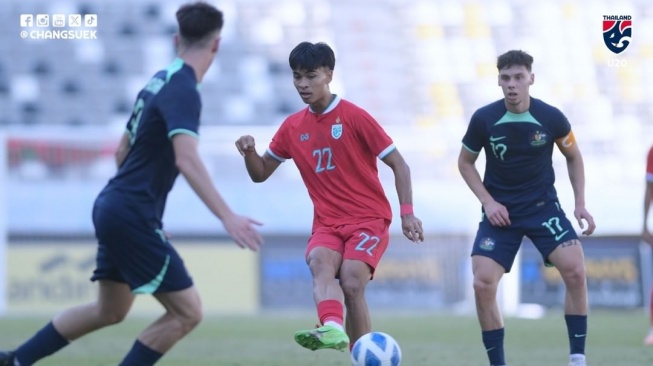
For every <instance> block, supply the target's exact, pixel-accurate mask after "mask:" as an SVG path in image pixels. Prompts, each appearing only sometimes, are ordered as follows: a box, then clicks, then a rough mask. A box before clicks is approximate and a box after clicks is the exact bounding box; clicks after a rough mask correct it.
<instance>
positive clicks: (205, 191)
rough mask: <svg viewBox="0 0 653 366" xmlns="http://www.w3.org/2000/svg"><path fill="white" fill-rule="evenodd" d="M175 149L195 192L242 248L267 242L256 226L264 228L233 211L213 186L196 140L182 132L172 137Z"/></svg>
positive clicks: (178, 165)
mask: <svg viewBox="0 0 653 366" xmlns="http://www.w3.org/2000/svg"><path fill="white" fill-rule="evenodd" d="M172 145H173V148H174V150H175V163H176V164H177V168H178V169H179V171H180V172H181V174H183V176H184V178H186V181H188V184H189V185H190V186H191V187H192V188H193V191H195V193H196V194H197V195H198V196H199V197H200V199H201V200H202V202H204V204H205V205H206V206H207V207H208V208H209V210H210V211H211V212H212V213H213V214H214V215H215V216H217V217H218V218H219V219H220V220H221V221H222V223H223V225H224V227H225V229H226V230H227V232H228V233H229V235H231V237H232V238H233V239H234V240H235V241H236V244H238V245H239V246H240V247H242V248H248V249H251V250H253V251H256V250H257V249H258V248H259V247H260V246H261V244H262V243H263V239H262V238H261V235H260V234H259V233H258V232H257V231H256V229H255V228H254V227H253V225H261V223H260V222H257V221H255V220H253V219H250V218H248V217H244V216H239V215H236V214H235V213H233V212H232V211H231V209H230V208H229V206H227V203H226V202H225V201H224V199H223V198H222V196H220V193H218V191H217V190H216V189H215V187H214V186H213V181H212V179H211V176H210V175H209V173H208V171H207V170H206V166H204V163H203V162H202V160H201V158H200V156H199V153H198V150H197V145H198V141H197V139H196V138H195V137H193V136H190V135H187V134H183V133H179V134H176V135H174V136H173V137H172Z"/></svg>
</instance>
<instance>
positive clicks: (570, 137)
mask: <svg viewBox="0 0 653 366" xmlns="http://www.w3.org/2000/svg"><path fill="white" fill-rule="evenodd" d="M575 143H576V138H575V137H574V131H569V134H567V136H565V137H563V138H562V140H561V141H560V145H561V146H562V147H565V148H567V147H571V146H572V145H573V144H575Z"/></svg>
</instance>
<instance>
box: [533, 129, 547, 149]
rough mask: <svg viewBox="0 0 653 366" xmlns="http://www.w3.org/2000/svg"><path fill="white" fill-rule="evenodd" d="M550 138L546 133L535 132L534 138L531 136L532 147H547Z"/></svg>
mask: <svg viewBox="0 0 653 366" xmlns="http://www.w3.org/2000/svg"><path fill="white" fill-rule="evenodd" d="M547 138H548V136H547V135H546V133H545V132H542V131H535V133H534V134H533V136H531V146H542V145H546V143H547V141H548V139H547Z"/></svg>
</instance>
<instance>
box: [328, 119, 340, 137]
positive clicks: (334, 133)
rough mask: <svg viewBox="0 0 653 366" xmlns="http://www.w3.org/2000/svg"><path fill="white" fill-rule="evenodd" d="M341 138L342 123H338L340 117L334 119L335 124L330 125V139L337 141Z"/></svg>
mask: <svg viewBox="0 0 653 366" xmlns="http://www.w3.org/2000/svg"><path fill="white" fill-rule="evenodd" d="M341 136H342V123H340V117H338V118H336V124H335V125H331V137H333V138H334V139H336V140H337V139H339V138H340V137H341Z"/></svg>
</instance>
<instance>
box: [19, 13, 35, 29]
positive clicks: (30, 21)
mask: <svg viewBox="0 0 653 366" xmlns="http://www.w3.org/2000/svg"><path fill="white" fill-rule="evenodd" d="M33 25H34V18H33V17H32V14H21V15H20V26H21V27H31V26H33Z"/></svg>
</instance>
